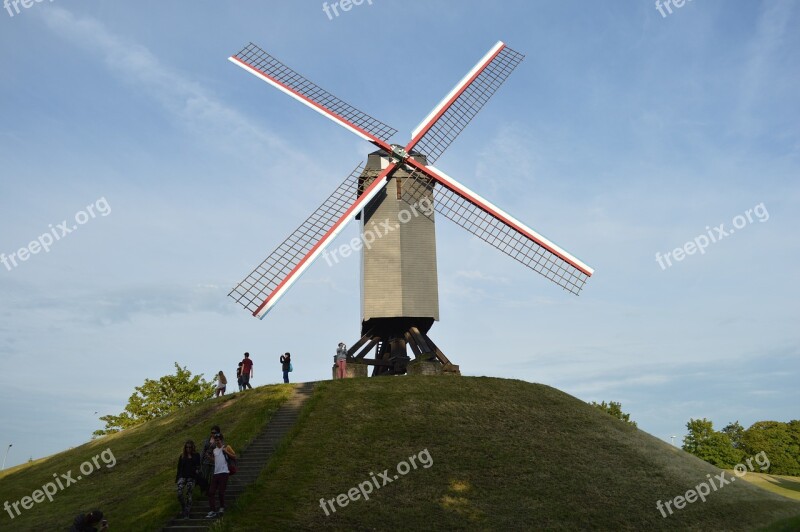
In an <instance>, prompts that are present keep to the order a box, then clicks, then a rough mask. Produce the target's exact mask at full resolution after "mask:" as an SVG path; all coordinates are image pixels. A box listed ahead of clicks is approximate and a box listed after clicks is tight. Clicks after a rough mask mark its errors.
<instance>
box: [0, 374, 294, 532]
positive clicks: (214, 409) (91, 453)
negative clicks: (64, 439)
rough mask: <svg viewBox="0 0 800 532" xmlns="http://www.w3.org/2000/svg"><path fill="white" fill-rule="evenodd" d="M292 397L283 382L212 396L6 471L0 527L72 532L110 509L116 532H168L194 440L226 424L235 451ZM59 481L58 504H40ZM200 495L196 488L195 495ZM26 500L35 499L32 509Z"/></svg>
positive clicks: (0, 475) (0, 479)
mask: <svg viewBox="0 0 800 532" xmlns="http://www.w3.org/2000/svg"><path fill="white" fill-rule="evenodd" d="M291 393H292V385H286V384H281V385H277V386H264V387H260V388H255V389H253V390H249V391H247V392H245V393H237V394H235V395H226V396H224V397H222V398H220V399H209V400H208V401H205V402H203V403H201V404H198V405H194V406H191V407H188V408H185V409H183V410H181V411H180V412H176V413H174V414H171V415H168V416H165V417H163V418H161V419H157V420H153V421H150V422H148V423H145V424H143V425H141V426H139V427H135V428H132V429H129V430H126V431H124V432H121V433H118V434H113V435H111V436H106V437H104V438H99V439H97V440H94V441H91V442H89V443H86V444H84V445H81V446H80V447H76V448H74V449H70V450H67V451H64V452H61V453H58V454H56V455H53V456H50V457H47V458H43V459H41V460H37V461H35V462H33V463H30V464H23V465H20V466H17V467H15V468H12V469H8V470H6V471H3V472H0V504H3V502H8V504H9V507H10V508H11V509H10V510H6V509H2V510H0V512H2V513H0V530H13V531H17V530H37V531H41V530H66V529H68V528H69V526H71V524H72V520H73V518H74V517H75V515H77V514H78V513H80V512H82V511H89V510H91V509H93V508H100V509H101V510H103V512H105V514H106V515H107V516H108V520H109V524H110V525H111V527H112V530H125V531H138V530H142V531H145V530H147V531H149V530H160V529H161V527H162V526H163V525H164V524H165V523H166V522H167V521H168V520H169V519H170V518H172V517H174V516H175V514H176V513H177V512H178V510H179V506H178V502H177V499H176V497H175V490H174V481H175V468H176V464H177V460H178V455H179V454H180V452H181V450H182V448H183V443H184V442H185V441H186V440H187V439H193V440H194V441H195V443H196V444H197V445H198V446H199V447H200V449H202V440H203V438H205V437H207V436H208V434H209V430H210V428H211V426H212V425H214V424H218V425H220V426H221V428H222V430H223V432H224V434H225V436H226V441H227V442H228V443H230V444H232V445H233V447H234V449H237V450H238V449H242V448H243V447H244V446H245V445H246V444H247V443H248V442H249V441H251V440H252V439H253V438H254V437H255V436H256V435H257V434H258V433H259V432H261V429H262V428H263V427H264V425H266V423H267V422H268V421H269V419H270V418H271V417H272V415H273V414H274V413H275V411H276V410H277V409H278V407H279V406H280V405H281V404H283V403H284V402H285V401H286V400H287V399H288V398H289V396H290V395H291ZM94 458H97V460H96V462H95V461H94V460H93V459H94ZM86 464H88V465H86ZM81 467H83V468H84V470H83V471H84V473H85V472H89V470H90V469H91V471H90V472H89V474H82V472H81ZM54 482H55V484H50V486H51V487H50V488H45V489H49V490H50V491H51V492H53V491H55V493H54V495H52V498H53V501H52V502H50V501H49V499H48V498H42V497H41V496H40V497H39V498H40V500H41V502H35V501H33V498H34V497H36V495H35V494H34V492H36V491H37V490H43V486H45V485H48V484H49V483H54ZM58 482H60V486H61V487H63V489H60V486H59V484H58ZM56 488H58V489H56ZM199 496H200V492H199V491H197V490H196V491H195V497H199ZM23 497H31V498H32V499H31V500H29V501H27V503H28V506H29V507H28V508H27V509H25V507H24V505H23V503H22V501H23ZM15 502H17V503H18V504H17V508H16V509H17V510H18V511H19V515H17V512H16V511H15V510H14V507H13V504H14V503H15ZM11 515H13V516H14V517H13V519H12V518H11Z"/></svg>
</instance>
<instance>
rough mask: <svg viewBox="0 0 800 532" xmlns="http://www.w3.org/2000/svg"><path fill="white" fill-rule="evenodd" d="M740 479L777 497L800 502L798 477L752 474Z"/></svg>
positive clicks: (799, 478)
mask: <svg viewBox="0 0 800 532" xmlns="http://www.w3.org/2000/svg"><path fill="white" fill-rule="evenodd" d="M742 479H743V480H746V481H748V482H750V483H751V484H755V485H756V486H759V487H761V488H764V489H765V490H769V491H771V492H773V493H777V494H778V495H783V496H784V497H788V498H790V499H794V500H797V501H800V477H789V476H786V475H767V474H764V473H755V472H753V473H747V474H746V475H744V476H743V477H742Z"/></svg>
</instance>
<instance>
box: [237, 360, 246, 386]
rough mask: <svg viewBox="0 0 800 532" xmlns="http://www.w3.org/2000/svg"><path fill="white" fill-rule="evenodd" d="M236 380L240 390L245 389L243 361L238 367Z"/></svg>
mask: <svg viewBox="0 0 800 532" xmlns="http://www.w3.org/2000/svg"><path fill="white" fill-rule="evenodd" d="M236 382H237V384H238V385H239V391H240V392H241V391H244V386H242V363H241V362H239V367H237V368H236Z"/></svg>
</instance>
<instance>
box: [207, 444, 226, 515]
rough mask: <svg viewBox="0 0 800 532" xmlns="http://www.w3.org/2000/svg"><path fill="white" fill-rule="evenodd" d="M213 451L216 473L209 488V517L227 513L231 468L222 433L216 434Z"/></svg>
mask: <svg viewBox="0 0 800 532" xmlns="http://www.w3.org/2000/svg"><path fill="white" fill-rule="evenodd" d="M212 453H213V456H214V475H213V476H212V477H211V486H209V488H208V506H209V508H210V510H211V511H210V512H208V514H206V518H208V519H213V518H214V517H222V514H224V513H225V490H227V489H228V477H229V476H230V470H229V469H228V457H227V456H226V452H225V440H224V438H223V437H222V434H220V433H217V434H215V435H214V449H213V450H212ZM217 497H219V506H217Z"/></svg>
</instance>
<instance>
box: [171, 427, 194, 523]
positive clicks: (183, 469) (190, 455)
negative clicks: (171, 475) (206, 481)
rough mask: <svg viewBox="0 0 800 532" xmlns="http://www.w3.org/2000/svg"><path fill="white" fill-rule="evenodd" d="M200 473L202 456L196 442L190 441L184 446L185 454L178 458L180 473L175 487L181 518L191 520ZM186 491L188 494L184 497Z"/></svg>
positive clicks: (176, 477) (176, 476)
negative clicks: (193, 500)
mask: <svg viewBox="0 0 800 532" xmlns="http://www.w3.org/2000/svg"><path fill="white" fill-rule="evenodd" d="M199 471H200V454H199V453H198V452H197V450H196V449H195V448H194V442H193V441H192V440H188V441H187V442H186V443H184V444H183V452H182V453H181V455H180V456H179V457H178V472H177V473H176V474H175V487H176V489H177V490H178V502H179V503H181V515H180V516H181V517H182V518H184V519H189V514H190V513H191V512H192V491H193V490H194V483H195V482H196V480H197V474H198V473H199ZM184 489H185V490H186V494H185V495H184Z"/></svg>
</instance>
